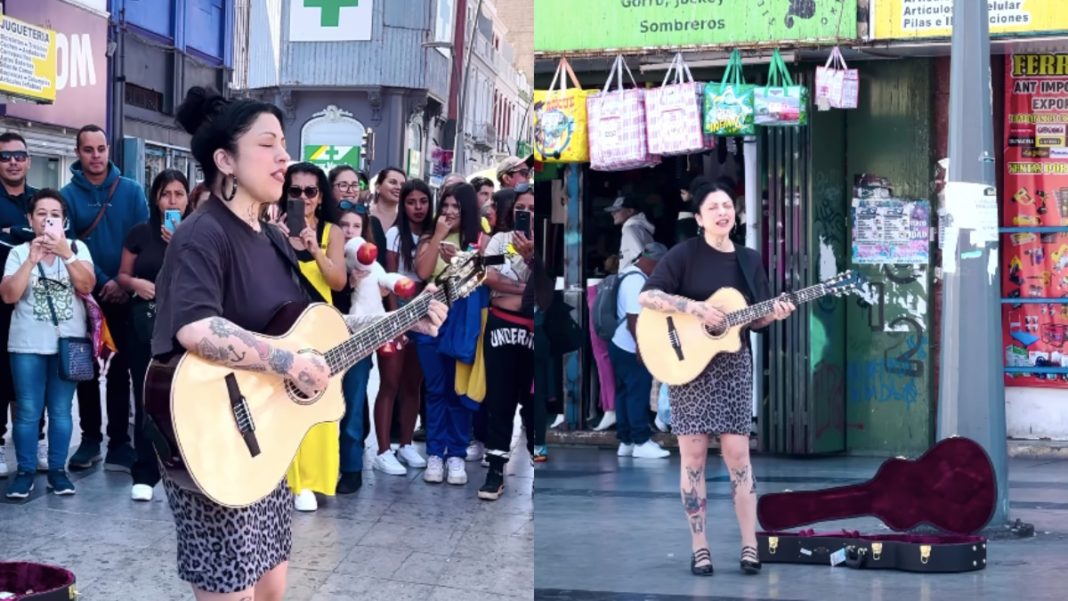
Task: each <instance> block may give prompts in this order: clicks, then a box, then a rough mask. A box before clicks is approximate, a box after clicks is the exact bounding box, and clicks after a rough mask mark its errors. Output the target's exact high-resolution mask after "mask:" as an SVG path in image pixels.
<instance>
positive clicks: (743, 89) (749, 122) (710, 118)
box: [704, 50, 756, 136]
mask: <svg viewBox="0 0 1068 601" xmlns="http://www.w3.org/2000/svg"><path fill="white" fill-rule="evenodd" d="M704 109H705V110H704V120H705V133H706V134H713V135H716V136H749V135H753V134H755V133H756V127H755V126H754V125H753V86H751V85H748V84H746V83H745V79H744V78H743V77H742V55H741V53H740V52H738V51H737V50H735V51H734V52H732V53H731V58H730V61H729V62H728V63H727V70H726V71H725V72H724V73H723V81H721V82H720V83H718V84H717V83H713V82H709V83H707V84H705V107H704Z"/></svg>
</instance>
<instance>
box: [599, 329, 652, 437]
mask: <svg viewBox="0 0 1068 601" xmlns="http://www.w3.org/2000/svg"><path fill="white" fill-rule="evenodd" d="M608 358H609V359H610V360H611V361H612V370H613V371H615V372H616V436H618V437H619V442H621V443H623V444H645V442H646V441H648V440H649V437H650V436H651V435H652V430H651V429H650V428H649V393H650V392H652V390H653V376H652V375H651V374H650V373H649V370H648V369H645V366H644V365H642V364H641V363H639V362H638V356H637V355H636V354H634V353H628V352H627V351H625V350H623V349H621V348H619V347H618V346H616V345H615V344H614V343H609V344H608Z"/></svg>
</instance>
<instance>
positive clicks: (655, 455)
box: [634, 440, 671, 459]
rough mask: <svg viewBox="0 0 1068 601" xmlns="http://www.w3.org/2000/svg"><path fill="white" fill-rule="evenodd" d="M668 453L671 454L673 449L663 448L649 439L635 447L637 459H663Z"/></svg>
mask: <svg viewBox="0 0 1068 601" xmlns="http://www.w3.org/2000/svg"><path fill="white" fill-rule="evenodd" d="M668 455H671V451H668V450H666V449H663V448H661V447H660V445H658V444H656V442H654V441H652V440H647V441H645V444H640V445H637V446H635V447H634V457H635V459H663V458H664V457H667V456H668Z"/></svg>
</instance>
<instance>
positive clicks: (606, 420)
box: [593, 411, 616, 432]
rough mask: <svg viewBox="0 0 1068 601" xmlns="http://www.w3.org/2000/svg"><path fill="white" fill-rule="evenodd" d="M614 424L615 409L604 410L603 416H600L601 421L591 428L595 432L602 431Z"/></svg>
mask: <svg viewBox="0 0 1068 601" xmlns="http://www.w3.org/2000/svg"><path fill="white" fill-rule="evenodd" d="M614 425H616V412H615V411H605V412H604V417H603V418H601V423H599V424H597V427H596V428H594V429H593V430H594V431H595V432H603V431H605V430H607V429H609V428H611V427H612V426H614Z"/></svg>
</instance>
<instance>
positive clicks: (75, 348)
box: [37, 263, 96, 382]
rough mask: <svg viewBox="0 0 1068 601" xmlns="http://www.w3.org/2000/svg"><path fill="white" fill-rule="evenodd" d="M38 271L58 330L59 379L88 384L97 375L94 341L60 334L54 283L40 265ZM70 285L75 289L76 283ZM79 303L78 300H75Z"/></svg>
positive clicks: (50, 312)
mask: <svg viewBox="0 0 1068 601" xmlns="http://www.w3.org/2000/svg"><path fill="white" fill-rule="evenodd" d="M37 271H38V273H40V275H41V279H43V280H45V285H44V286H43V288H44V289H45V299H46V300H47V301H48V312H49V314H50V315H51V317H52V325H53V326H54V327H55V328H56V338H57V339H58V344H57V346H58V353H59V377H60V378H62V379H64V380H66V381H68V382H88V381H89V380H92V379H93V378H94V377H95V376H96V374H95V373H94V371H93V362H94V361H95V359H94V357H93V341H92V339H90V338H87V337H82V336H79V337H69V336H61V335H60V332H59V316H58V315H57V314H56V305H55V302H54V301H53V300H52V286H53V284H52V281H49V280H48V276H46V275H45V272H44V267H43V266H42V265H41V264H40V263H38V264H37ZM70 285H71V286H72V287H73V286H74V283H73V282H71V283H70ZM75 302H77V300H75Z"/></svg>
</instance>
